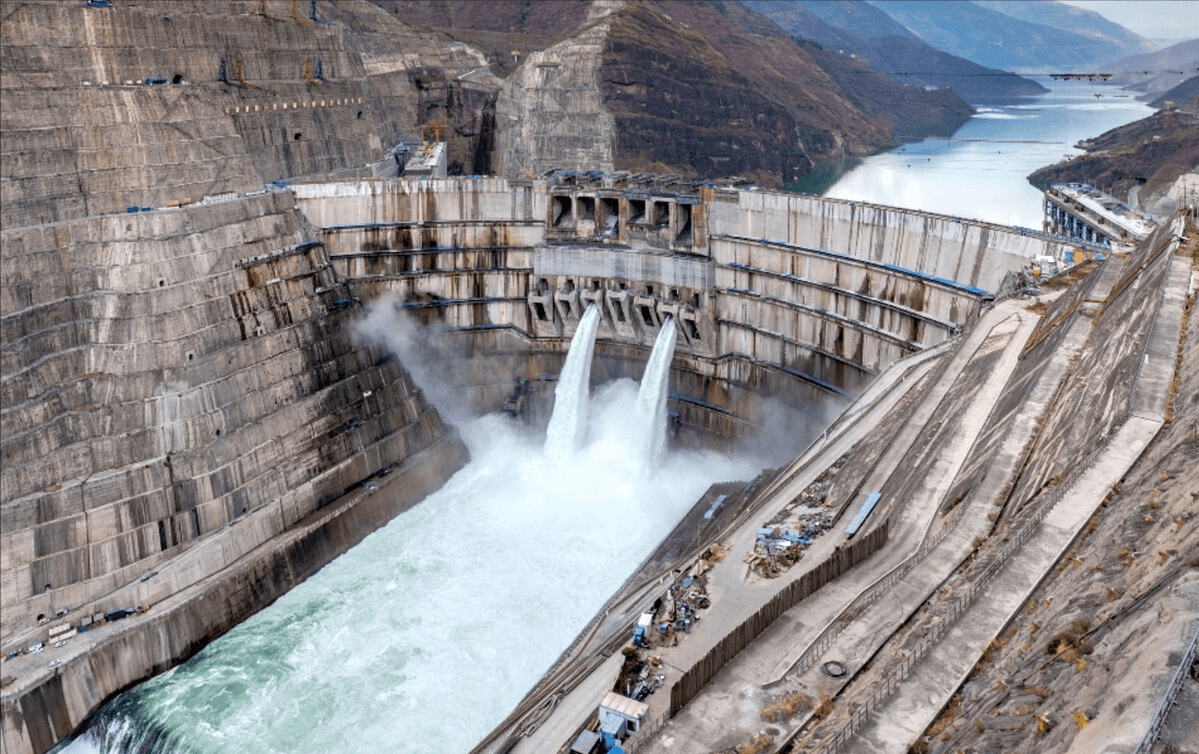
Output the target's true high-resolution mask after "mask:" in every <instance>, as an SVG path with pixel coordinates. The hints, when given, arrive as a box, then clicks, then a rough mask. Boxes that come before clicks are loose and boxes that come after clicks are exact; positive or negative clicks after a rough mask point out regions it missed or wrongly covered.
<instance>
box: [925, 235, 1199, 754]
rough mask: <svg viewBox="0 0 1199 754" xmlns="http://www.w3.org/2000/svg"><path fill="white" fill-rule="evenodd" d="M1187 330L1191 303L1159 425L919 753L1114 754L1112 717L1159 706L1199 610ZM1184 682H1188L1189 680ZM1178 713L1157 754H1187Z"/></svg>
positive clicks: (1187, 718)
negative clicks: (1103, 753) (1198, 607)
mask: <svg viewBox="0 0 1199 754" xmlns="http://www.w3.org/2000/svg"><path fill="white" fill-rule="evenodd" d="M1190 239H1191V240H1190V241H1189V243H1188V244H1186V245H1184V246H1183V247H1182V248H1181V249H1180V250H1179V252H1178V256H1179V257H1185V258H1189V265H1186V266H1189V267H1190V270H1191V272H1192V274H1195V272H1196V271H1199V244H1197V243H1196V241H1197V240H1199V238H1197V237H1196V234H1195V233H1194V231H1193V230H1192V231H1191V232H1190ZM1180 261H1181V260H1180ZM1197 326H1199V310H1197V309H1196V307H1195V306H1194V297H1193V296H1192V298H1191V304H1190V307H1189V309H1188V310H1187V312H1186V315H1185V321H1184V327H1185V328H1186V329H1185V331H1184V334H1183V339H1182V341H1181V343H1180V344H1179V346H1178V352H1177V356H1176V358H1177V361H1176V367H1177V370H1176V372H1175V380H1174V383H1173V385H1172V387H1171V390H1170V396H1171V404H1170V405H1169V408H1168V409H1167V418H1168V423H1167V424H1166V426H1164V427H1163V428H1162V430H1161V431H1160V432H1159V434H1158V435H1157V437H1155V438H1154V440H1153V441H1152V442H1151V443H1150V445H1149V446H1148V447H1147V448H1146V450H1145V452H1144V454H1143V455H1142V456H1141V457H1140V459H1139V460H1138V461H1137V462H1136V463H1135V464H1134V466H1133V467H1132V468H1131V469H1130V470H1129V471H1128V473H1127V474H1126V475H1125V476H1124V478H1123V479H1122V481H1121V482H1120V483H1118V484H1116V485H1114V486H1113V487H1112V488H1111V490H1110V493H1109V494H1108V496H1107V497H1106V499H1105V500H1104V502H1103V504H1102V506H1101V507H1100V509H1099V510H1098V511H1097V512H1096V513H1095V515H1094V517H1093V518H1092V519H1091V520H1090V522H1089V523H1088V524H1087V526H1086V528H1085V529H1084V530H1083V532H1082V534H1081V535H1080V536H1079V538H1078V540H1077V541H1076V542H1075V543H1074V544H1073V545H1072V547H1071V548H1070V549H1069V550H1068V551H1067V552H1066V554H1065V555H1064V556H1063V557H1062V559H1061V560H1060V561H1059V562H1058V564H1057V566H1056V567H1055V568H1054V570H1053V571H1052V572H1051V573H1049V574H1048V575H1047V576H1046V577H1045V580H1044V581H1043V582H1042V583H1041V584H1040V586H1039V587H1038V588H1037V590H1036V591H1035V592H1034V593H1033V597H1032V599H1030V600H1029V602H1028V603H1027V605H1026V606H1025V608H1024V610H1023V611H1022V612H1021V614H1020V615H1019V616H1018V617H1017V618H1015V619H1014V620H1013V621H1012V622H1011V624H1009V625H1008V627H1007V628H1006V630H1005V631H1004V632H1003V633H1002V634H1001V636H1000V637H999V638H998V639H997V640H996V641H995V642H994V643H993V644H992V646H991V647H990V648H989V649H988V650H987V652H986V653H984V655H983V657H982V660H981V661H980V662H979V663H978V665H977V667H976V668H975V670H974V672H973V673H972V674H971V676H970V678H969V679H968V680H967V682H966V683H965V684H964V685H963V686H962V687H961V689H960V690H959V692H958V693H957V694H956V695H955V696H954V698H953V699H952V700H951V702H950V704H949V705H948V706H947V707H946V708H945V710H943V712H942V714H941V716H940V718H939V719H938V720H937V721H936V723H934V725H933V726H931V727H930V728H929V729H928V730H927V731H926V732H925V735H926V736H927V745H926V748H924V749H922V750H925V751H929V752H936V753H938V754H952V752H957V751H960V750H961V749H962V747H963V746H969V747H970V748H971V749H972V750H974V749H977V750H979V751H1039V752H1090V751H1100V750H1111V751H1114V750H1117V749H1104V744H1105V743H1108V742H1113V741H1118V740H1119V735H1120V733H1121V732H1122V728H1123V727H1125V726H1124V724H1123V723H1122V719H1123V718H1122V716H1125V715H1127V716H1129V717H1128V719H1130V720H1133V721H1135V720H1137V719H1138V716H1140V719H1141V720H1143V719H1145V718H1147V717H1148V716H1149V715H1150V714H1152V711H1153V710H1152V709H1151V707H1152V704H1153V703H1154V702H1155V700H1156V697H1155V696H1154V694H1153V693H1152V692H1151V691H1150V690H1149V688H1148V686H1149V685H1150V684H1151V683H1152V684H1160V683H1161V681H1162V679H1163V678H1167V677H1169V676H1170V675H1171V674H1172V673H1173V672H1175V670H1177V668H1178V666H1179V663H1180V660H1181V654H1180V653H1179V652H1178V651H1176V650H1177V648H1178V647H1179V646H1185V645H1186V643H1187V641H1188V640H1190V639H1193V636H1194V630H1195V604H1196V599H1199V558H1196V547H1197V542H1199V528H1197V526H1196V503H1197V501H1199V339H1197V338H1196V327H1197ZM1096 336H1098V333H1097V334H1096ZM1093 341H1094V342H1099V341H1098V338H1097V337H1096V338H1093ZM1097 366H1098V364H1097ZM1100 368H1102V367H1100ZM1081 424H1082V426H1086V424H1087V423H1086V422H1082V423H1081ZM1080 429H1081V427H1080ZM1050 483H1051V484H1054V483H1056V482H1053V481H1051V482H1050ZM1188 623H1189V625H1188ZM1190 674H1191V677H1192V679H1194V678H1195V668H1194V667H1192V668H1190ZM1190 683H1191V688H1192V689H1194V688H1195V683H1194V680H1192V681H1191V682H1190ZM1156 687H1157V686H1155V688H1156ZM1184 706H1186V705H1185V704H1179V705H1178V707H1177V708H1176V710H1177V711H1176V714H1177V715H1180V717H1179V719H1177V720H1173V719H1170V720H1168V721H1167V725H1166V731H1165V734H1164V736H1163V741H1162V743H1161V744H1159V747H1164V748H1154V749H1153V750H1154V751H1164V752H1170V751H1175V752H1185V751H1194V750H1195V749H1194V746H1195V745H1196V743H1197V739H1196V737H1195V734H1194V730H1195V728H1194V722H1195V717H1194V715H1195V713H1194V708H1193V707H1191V708H1190V711H1189V713H1188V712H1187V710H1184V709H1181V708H1182V707H1184ZM1118 750H1129V751H1130V750H1131V747H1130V748H1128V749H1118Z"/></svg>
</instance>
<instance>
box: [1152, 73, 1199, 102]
mask: <svg viewBox="0 0 1199 754" xmlns="http://www.w3.org/2000/svg"><path fill="white" fill-rule="evenodd" d="M1195 97H1199V76H1191V77H1190V78H1189V79H1187V80H1186V81H1183V82H1182V83H1181V84H1179V85H1178V86H1176V87H1174V88H1173V89H1167V90H1166V91H1164V92H1162V94H1161V96H1159V97H1158V98H1157V99H1155V100H1153V101H1152V102H1150V103H1149V105H1150V107H1156V108H1159V109H1160V108H1172V107H1178V106H1180V105H1181V104H1182V103H1184V102H1186V101H1187V100H1190V99H1194V98H1195Z"/></svg>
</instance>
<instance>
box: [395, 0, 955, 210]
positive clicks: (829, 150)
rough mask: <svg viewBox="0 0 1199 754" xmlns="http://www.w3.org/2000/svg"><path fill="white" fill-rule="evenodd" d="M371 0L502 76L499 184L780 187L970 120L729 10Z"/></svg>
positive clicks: (941, 98) (938, 99)
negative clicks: (745, 183) (601, 174)
mask: <svg viewBox="0 0 1199 754" xmlns="http://www.w3.org/2000/svg"><path fill="white" fill-rule="evenodd" d="M375 1H376V3H377V4H378V5H379V6H380V7H384V8H386V9H389V13H391V14H392V15H395V16H397V17H400V18H408V19H411V20H414V21H419V22H420V23H424V24H427V25H428V26H429V28H431V29H436V30H437V31H439V32H444V33H446V34H448V35H450V36H452V37H454V38H455V39H458V40H461V41H470V42H472V44H479V45H480V46H481V47H482V48H483V49H484V54H485V55H486V56H487V59H488V61H489V64H490V66H491V70H492V71H494V72H497V73H499V74H502V75H504V76H505V79H504V82H503V86H502V91H501V93H500V95H499V97H498V99H497V103H496V148H495V151H494V153H493V155H492V160H491V165H492V167H493V169H494V170H496V171H499V172H502V173H505V174H508V175H536V174H538V173H539V172H543V171H545V170H547V169H549V168H551V167H556V168H568V169H584V170H587V169H619V170H630V171H647V170H653V171H658V172H668V173H677V174H680V175H685V176H690V177H694V178H719V177H726V176H740V177H744V178H747V179H749V180H753V181H755V182H758V183H760V184H763V185H766V186H774V187H778V186H781V185H784V184H786V183H789V182H791V181H793V180H795V179H796V178H798V177H799V176H802V175H804V174H805V173H807V172H808V171H810V170H811V169H812V167H813V166H814V165H815V164H817V163H819V162H821V161H824V160H828V159H831V158H833V157H840V156H841V155H843V154H866V153H870V152H873V151H877V150H879V149H883V148H886V147H889V146H891V145H893V144H895V143H896V142H897V139H902V138H908V137H915V136H921V135H927V134H939V133H946V132H949V131H952V130H954V129H955V128H956V127H957V126H958V125H960V124H961V123H962V122H964V120H965V119H966V118H967V117H968V116H969V114H970V112H971V111H970V108H969V106H968V105H966V104H965V102H963V101H962V100H961V99H960V98H959V97H957V96H956V95H954V94H953V93H952V92H950V91H948V90H941V91H928V90H926V88H925V87H923V86H903V85H902V84H899V83H897V82H895V81H894V80H891V79H889V78H888V77H887V76H885V75H883V74H881V73H879V72H878V71H877V70H876V69H875V68H874V67H873V66H872V65H871V64H870V63H869V62H868V61H865V60H855V59H852V58H850V57H849V56H842V55H834V54H829V53H826V52H825V51H823V50H821V49H820V48H819V46H815V45H810V44H805V43H802V42H799V41H797V40H795V39H794V38H792V36H791V35H790V34H788V33H787V32H785V31H784V30H782V29H781V28H779V27H778V26H777V25H776V24H774V23H773V22H772V21H770V20H769V19H767V18H765V17H763V16H761V15H759V14H757V13H754V12H752V11H750V10H749V9H747V8H746V7H745V6H743V5H742V4H740V3H737V2H732V1H731V0H729V1H727V2H726V1H722V0H712V1H705V2H671V1H670V0H660V1H657V2H637V3H623V2H615V1H612V0H605V1H604V2H596V3H591V4H579V3H568V4H545V5H543V4H542V3H538V2H529V1H528V0H510V1H509V2H498V3H489V4H488V7H489V8H492V12H488V13H483V12H481V11H480V10H479V9H478V7H477V6H478V5H479V4H477V3H471V2H464V1H463V0H458V1H457V2H455V1H454V0H438V1H437V2H432V1H425V2H422V1H421V0H375ZM580 9H583V11H584V13H583V15H582V16H580V15H579V14H578V13H573V14H572V12H574V11H579V10H580ZM518 45H520V46H519V47H518ZM517 49H519V50H520V53H521V54H520V55H519V56H517V55H515V54H513V51H514V50H517ZM517 61H519V64H517Z"/></svg>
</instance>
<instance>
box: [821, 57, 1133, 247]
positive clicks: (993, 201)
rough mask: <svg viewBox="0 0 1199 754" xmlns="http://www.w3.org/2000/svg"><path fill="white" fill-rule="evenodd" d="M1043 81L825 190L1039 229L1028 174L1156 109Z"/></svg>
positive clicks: (1096, 87)
mask: <svg viewBox="0 0 1199 754" xmlns="http://www.w3.org/2000/svg"><path fill="white" fill-rule="evenodd" d="M1037 81H1038V82H1040V83H1041V84H1043V85H1044V86H1046V87H1048V88H1049V89H1050V91H1049V92H1048V93H1047V94H1043V95H1040V96H1037V97H1030V98H1020V99H1013V100H1010V101H1006V102H994V103H990V104H988V105H983V106H978V107H977V108H976V109H977V110H978V112H977V113H976V114H975V115H974V116H973V117H972V118H971V119H970V120H969V121H967V122H966V123H965V124H964V125H962V127H961V128H959V129H958V130H957V131H956V132H955V133H954V134H953V136H952V137H950V138H948V139H927V140H924V141H919V142H913V143H911V144H905V145H903V146H901V147H899V148H897V149H894V150H892V151H890V152H887V153H885V154H879V155H874V156H872V157H868V158H866V159H864V160H862V162H861V163H860V164H859V165H858V166H857V167H855V168H853V169H852V170H850V171H849V172H847V173H846V174H845V175H844V176H842V177H841V178H840V180H838V181H837V182H836V183H835V184H834V185H833V186H832V187H831V188H830V189H829V190H828V191H827V192H826V193H825V196H829V197H833V198H836V199H853V200H855V201H866V202H874V203H878V204H891V205H895V206H899V207H906V208H909V209H919V210H924V211H927V212H937V213H941V214H945V215H957V216H960V217H971V218H976V219H979V220H987V221H990V222H995V223H1000V224H1003V225H1019V226H1022V227H1026V228H1038V229H1039V228H1040V227H1041V218H1042V209H1041V203H1042V198H1041V192H1040V191H1038V190H1037V189H1035V188H1033V186H1032V185H1030V184H1029V183H1028V180H1027V176H1028V174H1029V173H1031V172H1033V171H1034V170H1036V169H1037V168H1040V167H1044V166H1045V165H1050V164H1053V163H1055V162H1058V161H1059V160H1062V159H1063V158H1065V157H1067V156H1069V155H1077V154H1081V153H1082V152H1081V150H1078V149H1075V148H1074V145H1075V144H1076V143H1078V141H1079V140H1081V139H1085V138H1090V137H1094V136H1098V135H1099V134H1101V133H1103V132H1104V131H1107V130H1109V129H1112V128H1115V127H1116V126H1120V125H1123V124H1125V123H1129V122H1131V121H1134V120H1137V119H1139V118H1144V117H1146V116H1148V115H1150V114H1151V113H1152V112H1153V110H1152V108H1150V107H1148V106H1147V105H1144V104H1142V103H1140V102H1138V101H1136V100H1135V99H1132V97H1131V96H1130V95H1129V93H1128V92H1124V91H1122V90H1120V89H1118V88H1116V87H1113V86H1108V85H1105V84H1102V83H1098V82H1089V81H1056V80H1053V79H1050V78H1048V77H1045V78H1038V79H1037ZM1097 95H1098V96H1097Z"/></svg>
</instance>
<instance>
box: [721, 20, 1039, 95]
mask: <svg viewBox="0 0 1199 754" xmlns="http://www.w3.org/2000/svg"><path fill="white" fill-rule="evenodd" d="M745 4H746V5H747V6H749V7H750V8H752V9H753V10H755V11H757V12H759V13H762V14H763V15H765V16H767V17H769V18H770V19H771V20H773V21H774V22H775V23H777V24H778V25H779V26H780V27H782V28H783V29H785V30H786V31H787V32H788V33H790V34H792V35H793V36H796V37H798V38H800V39H806V40H810V41H812V42H815V43H817V44H818V45H819V46H821V47H823V48H824V49H825V50H827V51H828V52H841V53H845V54H847V55H854V56H857V57H860V58H865V59H866V60H868V61H870V62H871V63H872V64H873V65H874V67H875V68H877V69H878V70H879V71H881V72H883V73H886V74H887V75H889V76H891V77H892V78H894V79H895V80H896V81H898V82H899V83H901V84H904V85H908V86H911V85H916V86H925V87H949V88H951V89H953V90H954V92H956V93H957V95H958V96H959V97H961V98H962V99H964V100H966V101H967V102H971V103H976V104H977V103H979V102H986V101H988V100H994V99H995V98H998V97H1018V96H1029V95H1035V94H1043V93H1044V92H1046V91H1048V90H1047V89H1045V87H1043V86H1041V85H1040V84H1038V83H1037V82H1035V81H1033V80H1031V79H1027V78H1024V77H1023V76H1017V75H1016V74H1014V73H1009V72H1006V71H1001V70H998V69H995V68H987V67H986V66H982V65H979V64H978V63H974V62H972V61H969V60H966V59H965V58H959V57H957V56H956V55H950V54H949V53H947V52H943V51H941V50H938V49H936V48H934V47H932V46H930V45H928V44H926V43H925V42H923V41H921V40H920V39H919V38H918V37H916V35H914V34H912V33H911V32H910V31H908V30H907V29H906V28H904V27H903V26H901V25H900V24H899V23H897V22H896V21H895V20H894V19H892V18H891V17H890V16H888V15H887V14H886V13H883V12H882V11H881V10H878V9H877V8H875V7H874V6H873V5H870V4H869V3H862V2H856V1H855V0H794V1H793V2H779V1H778V0H745Z"/></svg>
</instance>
